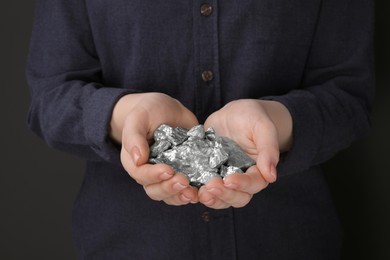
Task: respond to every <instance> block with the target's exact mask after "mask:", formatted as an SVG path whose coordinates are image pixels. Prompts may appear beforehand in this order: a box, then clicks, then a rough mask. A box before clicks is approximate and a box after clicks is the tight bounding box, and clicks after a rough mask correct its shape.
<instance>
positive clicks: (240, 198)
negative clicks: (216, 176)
mask: <svg viewBox="0 0 390 260" xmlns="http://www.w3.org/2000/svg"><path fill="white" fill-rule="evenodd" d="M205 186H206V190H207V192H208V193H211V194H213V195H214V196H215V198H216V202H218V200H220V201H222V202H224V203H225V204H228V205H231V206H232V207H235V208H240V207H243V206H245V205H246V204H248V203H249V201H250V200H251V199H252V195H251V194H249V193H247V192H242V191H240V190H234V189H228V188H226V187H225V186H224V183H223V182H220V181H214V182H212V181H210V182H208V183H207V184H206V185H205Z"/></svg>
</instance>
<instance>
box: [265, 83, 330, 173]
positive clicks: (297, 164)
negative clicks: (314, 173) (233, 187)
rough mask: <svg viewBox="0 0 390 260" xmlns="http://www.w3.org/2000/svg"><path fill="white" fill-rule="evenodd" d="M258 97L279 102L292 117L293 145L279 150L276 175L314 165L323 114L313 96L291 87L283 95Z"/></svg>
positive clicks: (299, 170) (320, 135) (295, 171)
mask: <svg viewBox="0 0 390 260" xmlns="http://www.w3.org/2000/svg"><path fill="white" fill-rule="evenodd" d="M261 99H264V100H274V101H277V102H280V103H282V104H283V105H284V106H285V107H286V108H287V109H288V110H289V112H290V114H291V117H292V120H293V145H292V148H291V149H290V150H289V151H288V152H286V153H283V154H281V157H280V161H279V164H278V166H277V171H278V176H285V175H289V174H293V173H297V172H301V171H304V170H307V169H308V168H310V167H311V166H313V161H314V158H315V156H316V154H317V152H318V150H319V148H320V145H321V139H322V132H323V120H322V115H321V111H320V109H319V108H318V105H317V104H316V98H315V96H314V95H313V94H311V93H310V92H308V91H305V90H294V91H291V92H289V93H288V94H286V95H281V96H267V97H263V98H261Z"/></svg>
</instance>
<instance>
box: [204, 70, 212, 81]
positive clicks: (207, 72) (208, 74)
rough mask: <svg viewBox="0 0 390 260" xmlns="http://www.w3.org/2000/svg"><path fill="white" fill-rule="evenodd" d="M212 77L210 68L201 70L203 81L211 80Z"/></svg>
mask: <svg viewBox="0 0 390 260" xmlns="http://www.w3.org/2000/svg"><path fill="white" fill-rule="evenodd" d="M213 78H214V74H213V72H212V71H211V70H205V71H203V72H202V79H203V81H204V82H209V81H212V80H213Z"/></svg>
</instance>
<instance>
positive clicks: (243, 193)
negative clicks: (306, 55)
mask: <svg viewBox="0 0 390 260" xmlns="http://www.w3.org/2000/svg"><path fill="white" fill-rule="evenodd" d="M208 127H212V128H213V129H214V130H215V131H216V133H218V135H220V136H226V137H229V138H231V139H232V140H234V141H235V142H236V143H238V144H239V145H240V146H241V148H242V149H243V150H244V151H245V152H246V153H247V154H248V155H249V156H250V157H251V158H252V159H254V160H255V161H256V165H254V166H252V167H250V168H249V169H248V170H247V171H246V172H245V173H244V174H232V175H229V176H227V177H225V178H224V179H223V180H222V179H217V178H215V179H212V180H210V181H209V182H208V183H206V185H204V186H203V187H201V188H200V190H199V200H200V202H201V203H203V204H205V205H206V206H208V207H210V208H216V209H220V208H227V207H230V206H232V207H243V206H245V205H246V204H248V203H249V201H250V200H251V198H252V196H253V195H254V194H256V193H258V192H260V191H261V190H263V189H264V188H266V187H267V186H268V184H269V183H272V182H275V181H276V178H277V173H276V165H277V164H278V161H279V154H280V152H281V151H287V150H288V149H289V148H290V146H291V143H292V119H291V115H290V113H289V112H288V110H287V109H286V107H284V106H283V105H282V104H280V103H278V102H275V101H264V100H254V99H242V100H236V101H232V102H230V103H228V104H227V105H226V106H224V107H223V108H221V109H220V110H218V111H216V112H214V113H213V114H211V115H210V116H209V117H208V119H207V120H206V122H205V128H206V129H207V128H208Z"/></svg>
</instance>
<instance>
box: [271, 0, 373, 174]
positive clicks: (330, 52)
mask: <svg viewBox="0 0 390 260" xmlns="http://www.w3.org/2000/svg"><path fill="white" fill-rule="evenodd" d="M373 13H374V6H373V1H371V0H343V1H340V0H326V1H322V6H321V9H320V13H319V18H318V22H317V28H316V32H315V35H314V37H313V41H312V46H311V49H310V53H309V56H308V59H307V64H306V69H305V73H304V75H303V79H302V84H301V86H300V88H298V89H295V90H292V91H290V92H289V93H287V94H285V95H282V96H269V97H265V99H271V100H276V101H279V102H281V103H283V104H284V105H285V106H286V107H287V108H288V110H289V111H290V113H291V115H292V118H293V140H294V143H293V147H292V149H291V150H290V151H289V152H288V153H286V154H283V155H282V157H281V162H280V163H279V165H278V172H279V174H280V175H281V176H283V175H286V174H291V173H296V172H300V171H303V170H306V169H308V168H310V167H312V166H315V165H318V164H321V163H323V162H325V161H326V160H328V159H330V158H331V157H332V156H334V155H335V154H336V153H337V152H338V151H340V150H342V149H345V148H347V147H348V146H350V145H351V143H352V142H353V141H355V140H356V139H358V138H360V137H362V136H364V135H365V134H367V133H368V130H369V129H370V111H371V107H372V102H373V99H374V69H373Z"/></svg>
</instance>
